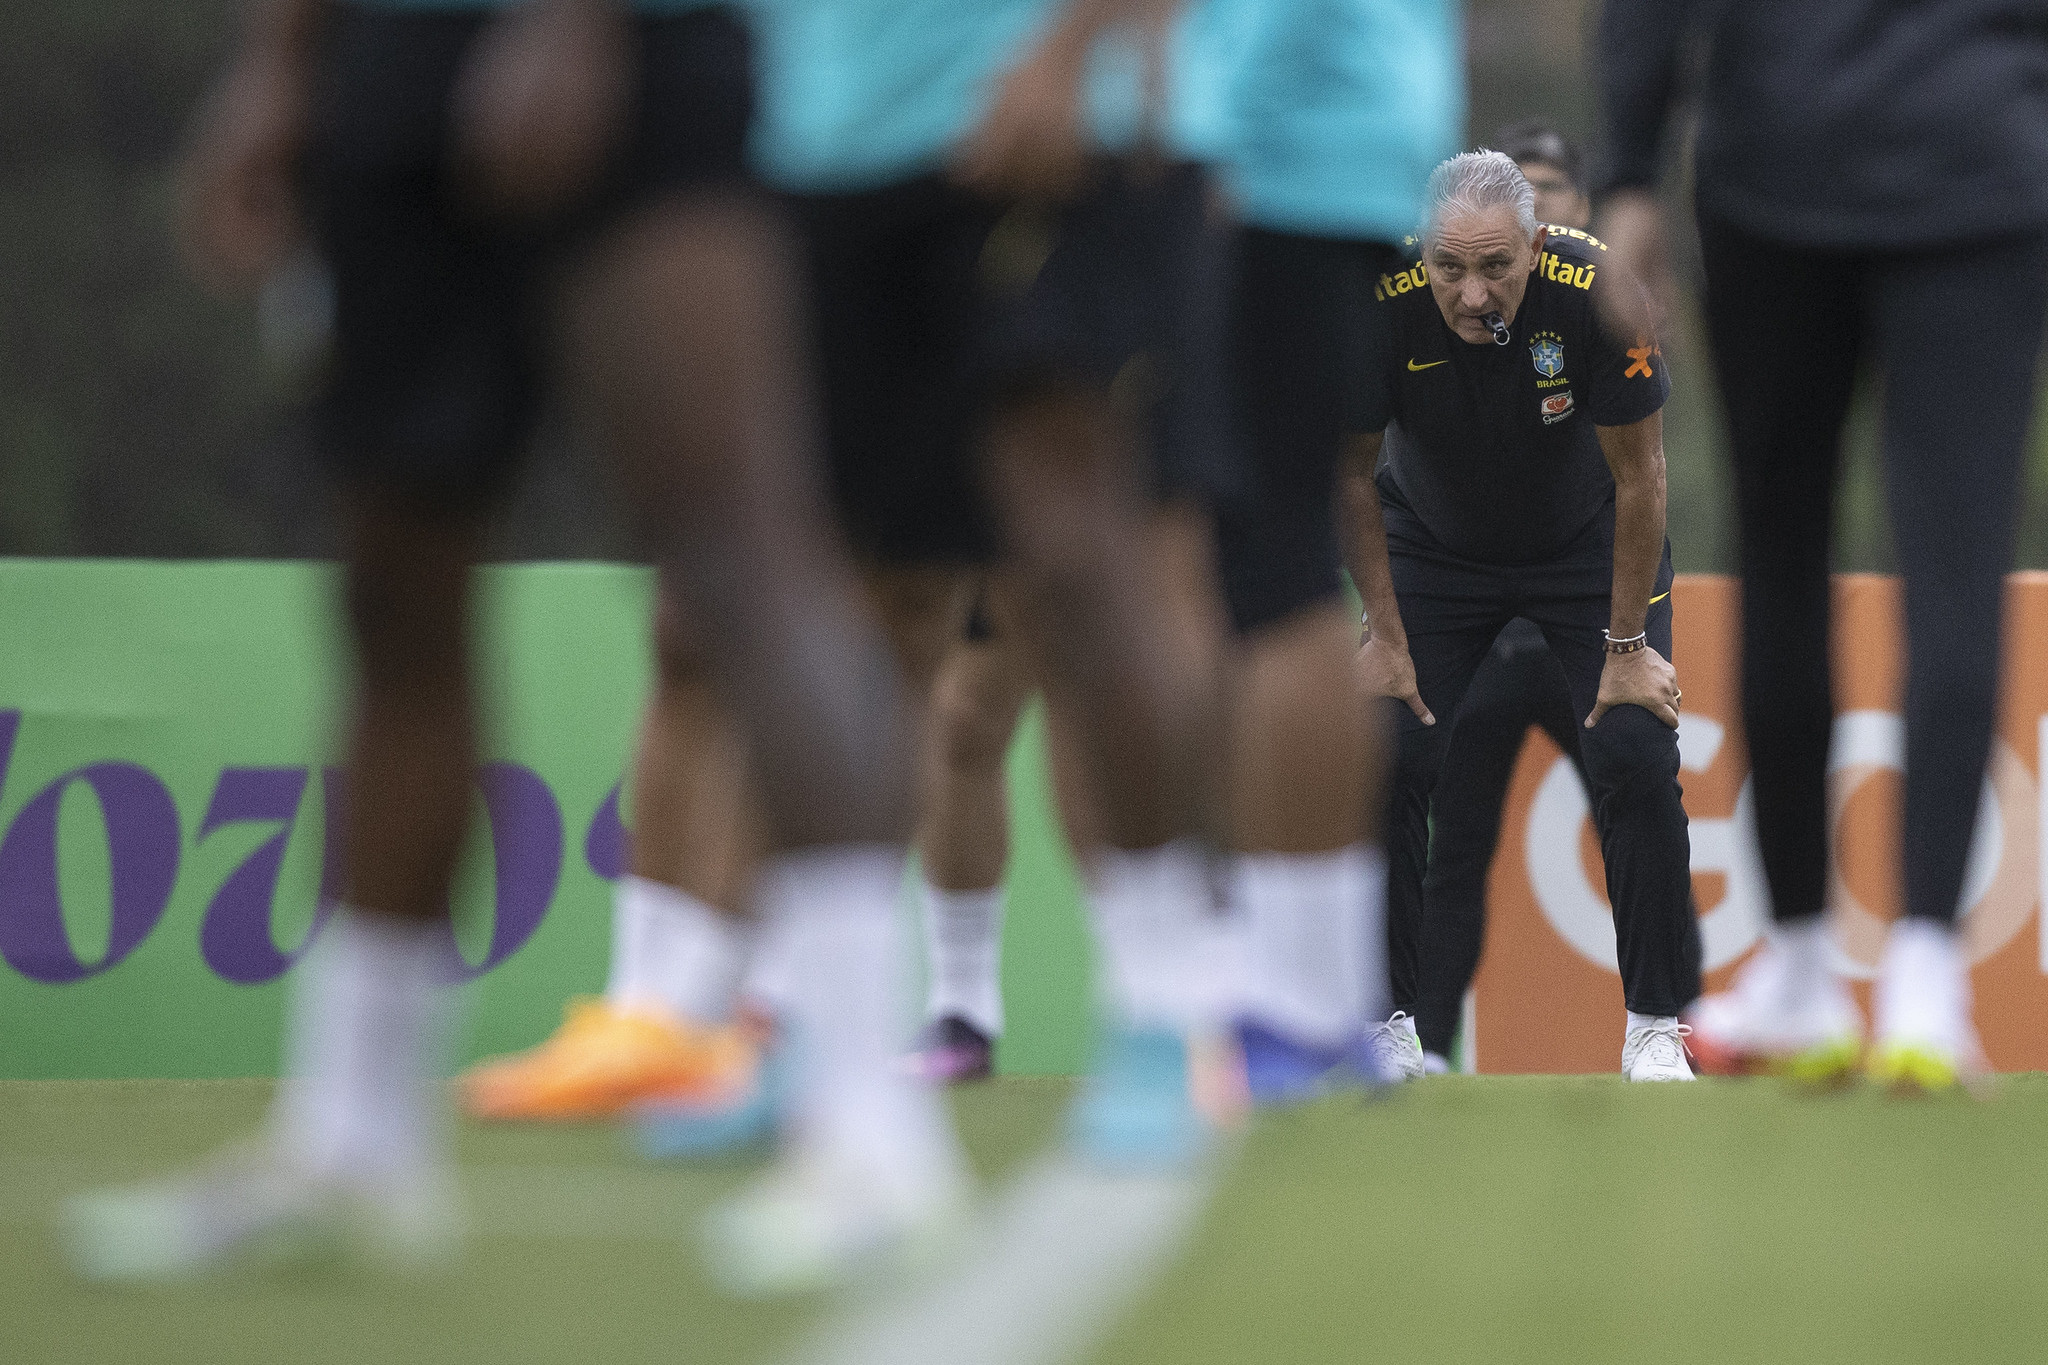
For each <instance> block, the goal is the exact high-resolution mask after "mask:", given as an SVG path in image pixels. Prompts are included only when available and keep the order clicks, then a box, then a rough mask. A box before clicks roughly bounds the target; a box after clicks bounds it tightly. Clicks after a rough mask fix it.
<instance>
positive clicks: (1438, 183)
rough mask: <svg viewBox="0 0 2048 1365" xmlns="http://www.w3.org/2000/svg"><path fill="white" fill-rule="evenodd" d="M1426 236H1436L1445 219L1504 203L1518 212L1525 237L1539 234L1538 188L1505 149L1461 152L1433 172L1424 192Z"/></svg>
mask: <svg viewBox="0 0 2048 1365" xmlns="http://www.w3.org/2000/svg"><path fill="white" fill-rule="evenodd" d="M1423 203H1424V207H1423V219H1422V238H1423V240H1424V241H1429V240H1430V239H1432V238H1434V237H1435V236H1436V233H1437V229H1438V228H1439V227H1441V226H1442V225H1443V221H1444V219H1446V218H1448V217H1451V216H1453V215H1456V214H1464V213H1474V212H1480V211H1484V210H1486V209H1491V208H1498V207H1500V206H1501V205H1506V206H1507V207H1509V208H1511V209H1513V210H1514V211H1515V222H1516V223H1517V224H1518V225H1519V226H1520V227H1521V229H1522V235H1523V236H1524V237H1534V236H1535V235H1536V191H1535V190H1534V189H1532V188H1530V186H1529V181H1528V179H1527V177H1525V176H1524V175H1523V174H1522V168H1521V167H1520V166H1517V165H1516V164H1515V162H1514V158H1513V157H1510V156H1509V155H1508V154H1507V153H1505V152H1491V151H1488V150H1487V149H1486V148H1484V147H1481V148H1480V149H1479V150H1478V151H1476V152H1460V153H1459V154H1458V155H1456V156H1454V157H1452V158H1451V159H1450V160H1449V161H1446V162H1443V163H1442V164H1440V165H1439V166H1438V167H1437V168H1436V169H1435V170H1433V171H1431V172H1430V173H1429V188H1428V189H1427V190H1425V191H1424V201H1423Z"/></svg>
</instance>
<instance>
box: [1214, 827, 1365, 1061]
mask: <svg viewBox="0 0 2048 1365" xmlns="http://www.w3.org/2000/svg"><path fill="white" fill-rule="evenodd" d="M1232 874H1233V875H1232V878H1231V901H1232V905H1233V908H1234V909H1235V910H1236V912H1237V913H1238V914H1239V915H1240V916H1241V917H1242V919H1243V921H1244V931H1245V945H1246V956H1247V959H1248V960H1247V963H1246V981H1245V991H1246V1007H1247V1009H1248V1011H1249V1012H1250V1013H1252V1014H1253V1015H1256V1016H1257V1017H1258V1018H1260V1019H1261V1020H1263V1021H1265V1022H1266V1023H1268V1024H1271V1025H1273V1026H1274V1027H1276V1028H1279V1029H1281V1030H1282V1031H1284V1032H1286V1033H1288V1034H1291V1035H1293V1036H1294V1037H1296V1038H1299V1039H1300V1040H1302V1041H1303V1042H1307V1043H1313V1044H1318V1045H1321V1046H1325V1047H1329V1046H1335V1045H1337V1044H1340V1043H1343V1042H1345V1041H1347V1040H1348V1039H1350V1038H1352V1037H1355V1036H1356V1035H1357V1034H1358V1032H1359V1031H1360V1030H1361V1029H1363V1028H1364V1027H1365V1026H1366V1024H1367V1023H1368V1022H1373V1021H1377V1020H1379V1019H1382V1018H1384V1017H1385V1016H1386V1012H1387V1008H1388V998H1387V997H1388V989H1387V979H1386V978H1387V966H1386V904H1387V860H1386V855H1385V854H1384V853H1382V852H1381V851H1380V850H1379V849H1378V848H1376V847H1370V846H1368V845H1365V844H1353V845H1351V846H1350V847H1349V848H1343V849H1338V850H1337V851H1336V852H1334V853H1246V854H1240V855H1239V856H1238V857H1237V858H1235V859H1234V860H1233V867H1232Z"/></svg>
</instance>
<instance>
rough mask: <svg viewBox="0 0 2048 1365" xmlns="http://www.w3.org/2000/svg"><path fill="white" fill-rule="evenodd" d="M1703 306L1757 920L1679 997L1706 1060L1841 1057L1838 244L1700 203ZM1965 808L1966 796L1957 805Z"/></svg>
mask: <svg viewBox="0 0 2048 1365" xmlns="http://www.w3.org/2000/svg"><path fill="white" fill-rule="evenodd" d="M1700 244H1701V252H1702V256H1703V259H1704V262H1705V266H1706V272H1707V293H1706V314H1707V324H1708V328H1709V334H1710V336H1711V338H1712V341H1713V345H1714V354H1715V358H1716V361H1717V363H1718V364H1719V366H1720V370H1721V391H1722V395H1723V400H1724V402H1725V403H1726V405H1727V411H1728V439H1729V446H1730V453H1731V457H1732V460H1733V463H1734V470H1735V492H1736V505H1737V509H1738V511H1739V513H1740V517H1741V532H1742V566H1743V572H1742V619H1743V651H1742V658H1743V664H1742V698H1743V701H1742V706H1743V726H1744V728H1745V730H1746V732H1747V734H1748V737H1749V750H1750V762H1751V765H1752V767H1753V769H1754V777H1753V779H1752V780H1753V782H1754V791H1755V794H1756V816H1757V846H1758V849H1759V850H1760V852H1761V854H1762V859H1763V865H1764V874H1765V877H1766V878H1767V879H1768V881H1769V883H1770V888H1771V917H1772V926H1771V929H1770V930H1769V933H1768V936H1767V939H1766V942H1765V944H1764V946H1763V947H1762V948H1761V949H1760V950H1759V951H1758V953H1757V955H1756V957H1755V958H1754V959H1753V960H1752V961H1751V962H1749V963H1748V964H1746V965H1745V966H1744V968H1743V969H1742V971H1741V973H1740V974H1738V976H1737V978H1736V981H1735V984H1734V986H1733V988H1732V989H1730V990H1728V991H1726V992H1723V993H1722V994H1719V995H1714V996H1709V997H1706V998H1705V999H1702V1000H1700V1001H1699V1002H1698V1003H1697V1004H1696V1005H1695V1007H1694V1008H1693V1009H1692V1010H1691V1011H1689V1012H1688V1014H1687V1020H1688V1022H1689V1023H1690V1024H1691V1025H1692V1028H1693V1036H1692V1046H1693V1050H1694V1054H1695V1055H1696V1056H1697V1057H1698V1058H1699V1059H1700V1062H1701V1064H1702V1065H1703V1066H1704V1067H1706V1068H1707V1069H1708V1070H1711V1071H1723V1072H1726V1071H1742V1070H1753V1069H1780V1070H1786V1071H1789V1072H1791V1073H1792V1074H1794V1075H1796V1076H1800V1077H1803V1078H1807V1079H1811V1080H1815V1081H1826V1080H1831V1079H1835V1078H1838V1077H1840V1076H1843V1075H1845V1074H1846V1073H1847V1072H1848V1071H1849V1070H1850V1069H1852V1068H1853V1067H1854V1066H1855V1065H1856V1062H1857V1059H1858V1057H1859V1055H1860V1053H1861V1050H1862V1041H1861V1039H1862V1019H1861V1017H1860V1015H1858V1013H1857V1011H1856V1007H1855V1003H1854V1001H1853V1000H1851V999H1850V998H1849V994H1848V992H1847V991H1846V990H1845V989H1844V988H1843V987H1842V985H1841V983H1840V982H1839V981H1838V980H1836V978H1835V976H1834V973H1833V970H1832V968H1831V966H1830V964H1829V954H1830V951H1831V949H1830V945H1829V942H1828V932H1827V925H1826V922H1825V920H1824V918H1823V914H1822V912H1823V909H1824V906H1825V904H1826V896H1827V867H1828V841H1827V755H1828V736H1829V734H1830V733H1831V732H1832V729H1833V725H1834V698H1833V692H1832V688H1831V685H1830V682H1829V674H1828V644H1827V642H1828V638H1829V620H1830V612H1829V596H1828V595H1829V579H1828V572H1829V567H1830V564H1829V556H1828V546H1829V543H1830V540H1831V536H1832V529H1833V516H1834V490H1835V471H1836V469H1837V468H1838V467H1839V464H1840V460H1841V434H1842V421H1843V419H1844V417H1845V415H1846V414H1847V412H1848V407H1849V398H1850V394H1851V391H1852V388H1853V385H1854V382H1855V376H1856V366H1857V358H1858V356H1859V354H1860V352H1861V349H1862V338H1863V333H1864V321H1863V313H1862V307H1861V296H1862V292H1863V285H1862V278H1861V272H1860V270H1859V269H1858V267H1857V265H1856V263H1855V261H1854V258H1851V257H1845V256H1840V255H1831V254H1827V253H1819V252H1809V251H1799V250H1792V249H1787V248H1781V247H1775V246H1768V245H1766V244H1764V243H1761V242H1758V241H1756V240H1755V239H1753V238H1751V237H1749V236H1748V235H1747V234H1745V233H1740V232H1738V231H1736V230H1735V229H1733V228H1731V227H1728V226H1727V225H1725V224H1721V223H1718V222H1716V221H1715V220H1713V219H1711V218H1708V217H1706V216H1704V215H1703V216H1702V217H1701V220H1700ZM1973 808H1974V807H1973Z"/></svg>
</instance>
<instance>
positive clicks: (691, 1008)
mask: <svg viewBox="0 0 2048 1365" xmlns="http://www.w3.org/2000/svg"><path fill="white" fill-rule="evenodd" d="M745 952H746V932H745V928H744V926H743V925H741V924H740V923H739V922H737V921H735V920H733V919H732V918H730V917H729V916H726V915H722V914H720V913H719V912H718V911H717V910H715V909H713V908H712V907H711V906H710V905H707V904H706V903H704V902H703V901H700V900H698V899H697V898H696V897H695V896H692V895H691V894H690V893H689V892H687V891H683V890H680V889H678V888H676V887H673V886H669V885H667V884H665V883H663V882H657V881H650V880H648V879H647V878H645V877H635V876H633V875H631V874H630V873H629V874H628V875H626V876H623V877H621V878H619V883H618V888H617V890H615V891H614V892H613V896H612V966H611V979H610V980H609V981H608V982H607V983H606V985H605V988H604V994H605V999H606V1000H609V1001H610V1002H611V1003H612V1005H613V1007H614V1008H616V1009H621V1010H629V1009H655V1010H662V1011H665V1012H667V1013H670V1014H674V1015H676V1016H677V1017H679V1018H682V1019H687V1020H690V1021H692V1022H693V1023H705V1024H716V1023H722V1022H724V1020H725V1018H726V1017H727V1016H728V1015H729V1014H730V1013H731V1012H732V1000H733V993H734V992H735V991H736V990H737V989H738V985H739V976H740V965H741V962H742V961H743V959H744V957H745Z"/></svg>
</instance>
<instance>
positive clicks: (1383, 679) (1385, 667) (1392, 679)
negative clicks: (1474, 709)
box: [1357, 635, 1606, 725]
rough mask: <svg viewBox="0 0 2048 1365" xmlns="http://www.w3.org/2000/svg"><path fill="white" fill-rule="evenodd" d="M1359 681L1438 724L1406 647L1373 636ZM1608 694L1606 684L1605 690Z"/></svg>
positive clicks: (1362, 653) (1364, 649)
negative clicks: (1423, 701) (1419, 685)
mask: <svg viewBox="0 0 2048 1365" xmlns="http://www.w3.org/2000/svg"><path fill="white" fill-rule="evenodd" d="M1357 668H1358V682H1359V685H1360V686H1361V687H1363V688H1364V689H1365V694H1366V695H1367V696H1369V697H1393V698H1395V699H1396V700H1398V701H1403V702H1406V703H1407V704H1408V709H1409V710H1410V711H1413V712H1414V713H1415V715H1416V718H1417V719H1419V720H1420V721H1421V722H1422V723H1423V724H1424V725H1434V724H1436V717H1435V716H1433V715H1431V714H1430V713H1429V708H1428V707H1427V706H1425V705H1423V704H1422V692H1421V690H1420V689H1419V688H1418V687H1417V686H1416V685H1415V660H1413V659H1412V658H1410V657H1409V656H1408V650H1407V648H1406V647H1405V646H1402V645H1397V644H1395V643H1394V642H1393V641H1391V640H1388V639H1385V638H1383V637H1381V636H1378V635H1374V636H1371V637H1369V638H1368V639H1367V640H1366V642H1365V643H1364V644H1363V645H1360V646H1359V648H1358V663H1357ZM1601 695H1602V697H1603V699H1604V697H1605V695H1606V692H1605V689H1604V685H1603V689H1602V693H1601Z"/></svg>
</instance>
